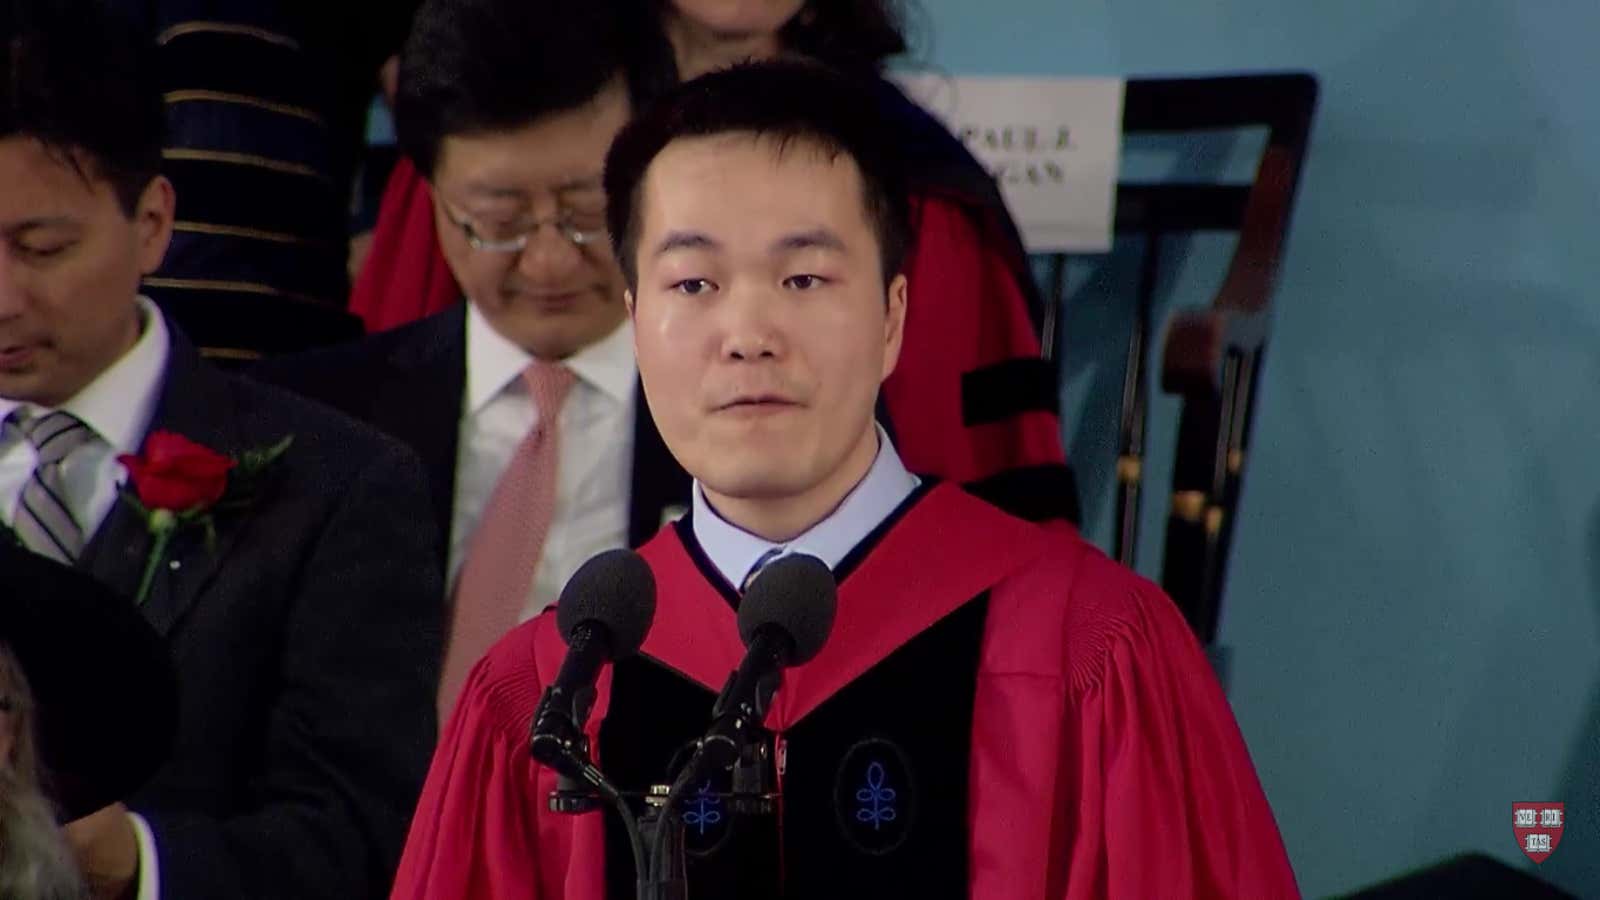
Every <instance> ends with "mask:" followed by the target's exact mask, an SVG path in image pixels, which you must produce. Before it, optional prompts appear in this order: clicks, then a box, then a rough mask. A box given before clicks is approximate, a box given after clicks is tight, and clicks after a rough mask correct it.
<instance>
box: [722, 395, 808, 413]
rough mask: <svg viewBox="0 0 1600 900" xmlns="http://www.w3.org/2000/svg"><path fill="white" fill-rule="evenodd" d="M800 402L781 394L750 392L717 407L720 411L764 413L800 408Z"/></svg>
mask: <svg viewBox="0 0 1600 900" xmlns="http://www.w3.org/2000/svg"><path fill="white" fill-rule="evenodd" d="M799 408H800V404H799V403H796V402H795V401H793V400H791V399H789V398H788V397H784V396H782V395H780V394H749V395H746V396H741V397H735V398H734V399H733V400H730V401H729V402H727V403H724V404H722V405H720V406H718V407H716V411H717V412H719V413H735V414H741V415H762V414H770V413H779V412H785V411H788V410H793V409H799Z"/></svg>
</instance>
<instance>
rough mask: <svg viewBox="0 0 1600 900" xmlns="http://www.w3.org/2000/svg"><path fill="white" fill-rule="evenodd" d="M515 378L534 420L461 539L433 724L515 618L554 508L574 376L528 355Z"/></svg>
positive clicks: (446, 712)
mask: <svg viewBox="0 0 1600 900" xmlns="http://www.w3.org/2000/svg"><path fill="white" fill-rule="evenodd" d="M522 378H523V380H524V381H526V382H527V385H528V390H529V392H530V393H531V394H532V396H533V403H534V408H535V409H536V410H537V412H538V422H537V424H535V425H534V427H533V429H532V430H531V431H529V432H528V436H527V437H525V438H523V439H522V443H520V444H518V445H517V450H516V452H515V453H514V454H513V455H512V457H511V462H510V464H509V465H507V466H506V470H505V472H504V473H503V474H501V476H500V481H499V482H498V483H496V484H495V487H494V493H493V495H492V496H490V498H489V505H488V506H487V507H486V508H485V509H484V512H483V516H482V517H481V518H480V519H479V520H478V526H477V529H476V530H475V531H474V532H473V535H472V538H471V539H470V542H469V543H468V545H467V555H466V559H465V561H464V562H463V563H462V566H461V576H460V578H458V579H457V581H456V589H455V595H454V597H453V603H452V604H451V606H452V608H453V610H454V612H453V614H452V621H451V626H450V634H449V644H448V645H447V646H446V648H445V655H444V671H443V673H442V675H441V677H440V681H439V722H440V725H441V726H442V725H443V724H444V722H445V721H446V720H447V719H448V718H449V714H450V711H451V710H452V709H454V708H455V704H456V696H457V694H459V693H460V691H461V687H462V685H463V684H464V683H465V682H466V680H467V673H468V672H469V671H471V669H472V666H473V665H474V664H475V663H477V661H478V660H479V659H480V658H481V657H482V656H483V655H484V653H486V652H488V650H489V648H490V647H491V646H492V645H493V644H494V642H495V641H497V640H499V639H500V638H501V637H502V636H504V635H505V633H506V632H508V631H510V630H511V629H512V628H513V627H515V626H516V624H517V620H518V618H519V617H520V616H521V614H522V609H523V607H524V606H525V605H526V604H527V602H528V591H529V589H530V588H531V586H532V585H533V576H534V573H535V572H536V571H537V570H538V567H539V559H540V556H541V554H542V551H543V548H544V542H545V536H546V535H547V534H548V533H549V531H550V521H551V518H552V517H553V515H554V514H555V505H556V460H557V454H558V453H559V451H560V447H561V433H560V429H559V420H560V413H561V404H562V403H563V402H564V401H565V400H566V397H567V393H568V392H569V391H570V390H571V389H572V386H573V384H574V383H575V381H576V376H574V375H573V374H572V370H571V369H568V368H567V367H566V366H563V365H559V364H557V363H549V362H543V361H540V360H535V361H534V362H533V363H532V364H530V365H529V366H528V368H526V369H524V370H523V372H522ZM549 599H551V600H554V599H555V598H553V597H552V598H549Z"/></svg>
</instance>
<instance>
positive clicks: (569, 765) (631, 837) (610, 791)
mask: <svg viewBox="0 0 1600 900" xmlns="http://www.w3.org/2000/svg"><path fill="white" fill-rule="evenodd" d="M594 699H595V689H594V688H593V687H592V686H591V687H587V688H584V689H582V690H578V691H573V692H571V693H568V692H567V691H566V690H564V689H562V688H560V687H555V686H552V687H549V688H546V689H545V692H544V696H543V697H541V698H539V709H538V711H537V712H536V713H535V714H534V717H533V736H532V739H531V740H530V741H529V748H528V749H529V752H530V753H531V754H532V755H533V758H534V759H535V760H537V761H539V762H541V763H543V764H545V765H547V766H549V767H550V768H552V769H554V770H555V772H556V776H557V778H556V789H555V790H554V791H552V792H551V794H550V798H549V801H548V802H549V804H550V811H551V812H554V813H564V814H567V815H579V814H581V813H586V812H591V811H593V810H595V809H598V808H599V803H598V800H599V799H600V798H603V799H605V800H607V801H609V802H610V803H611V804H612V805H613V806H614V807H616V810H617V815H619V816H621V817H622V826H623V829H624V830H625V831H626V832H627V834H628V847H629V849H630V850H631V851H632V852H633V867H634V871H635V872H641V873H642V872H644V871H645V865H646V863H647V860H646V858H645V855H644V839H643V837H641V834H640V831H639V822H638V820H637V818H635V816H634V814H633V809H632V808H631V807H629V806H628V800H627V798H626V797H624V796H623V795H622V792H621V791H619V790H617V786H616V785H614V784H612V783H611V779H610V778H607V777H606V774H605V773H604V772H602V771H600V769H599V767H598V766H596V765H595V764H594V762H593V760H592V759H591V758H590V756H589V737H588V735H586V734H584V732H583V729H582V728H579V727H578V723H579V722H586V721H588V720H589V711H590V709H591V708H592V707H593V706H594ZM596 795H598V797H597V796H596ZM641 877H642V876H641Z"/></svg>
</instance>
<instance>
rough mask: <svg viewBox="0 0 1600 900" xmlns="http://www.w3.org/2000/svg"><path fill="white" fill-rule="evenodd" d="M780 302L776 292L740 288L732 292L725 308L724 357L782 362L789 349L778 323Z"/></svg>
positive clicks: (723, 319)
mask: <svg viewBox="0 0 1600 900" xmlns="http://www.w3.org/2000/svg"><path fill="white" fill-rule="evenodd" d="M777 301H778V298H777V297H776V296H775V295H774V292H773V291H769V290H763V289H757V288H740V289H735V290H733V291H730V292H729V295H728V297H727V298H726V299H725V300H724V302H723V304H722V307H723V308H722V310H721V312H722V328H723V333H722V355H723V357H724V358H725V359H729V360H741V361H751V360H757V359H778V358H781V357H782V356H783V353H784V349H785V347H786V345H787V344H786V341H785V340H784V335H783V329H782V327H781V325H780V323H779V322H778V316H777V315H776V313H777Z"/></svg>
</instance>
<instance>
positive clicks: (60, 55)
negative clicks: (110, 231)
mask: <svg viewBox="0 0 1600 900" xmlns="http://www.w3.org/2000/svg"><path fill="white" fill-rule="evenodd" d="M153 50H154V45H153V43H152V42H150V41H148V40H147V39H146V34H145V32H144V31H143V30H142V29H139V28H135V27H134V24H133V22H132V21H131V20H129V19H127V18H125V17H124V16H123V15H121V14H119V13H118V12H116V11H114V10H113V9H111V8H109V7H108V6H107V5H106V4H105V3H103V2H101V0H10V2H4V3H0V140H4V139H8V138H16V137H27V138H33V139H35V140H37V141H39V142H40V143H42V144H43V145H44V146H45V148H46V149H47V150H49V151H50V152H51V153H52V154H54V155H56V156H58V157H60V158H61V160H62V162H63V163H65V164H66V165H69V166H71V167H72V168H73V169H75V170H76V171H77V172H78V173H79V174H80V175H82V176H83V177H84V178H85V179H89V178H100V179H103V180H105V181H106V182H109V183H110V185H111V188H112V190H113V191H114V192H115V193H116V195H117V200H118V202H119V203H120V204H121V206H122V210H123V212H124V213H126V214H127V215H129V216H132V215H133V214H134V212H135V211H136V210H137V209H138V208H139V198H140V197H141V196H143V195H144V192H145V189H146V188H148V187H149V186H150V181H151V179H153V178H155V177H156V176H157V175H159V174H160V172H161V146H162V143H163V142H164V140H165V138H166V126H165V122H166V114H165V110H164V109H163V107H162V100H161V89H160V86H159V75H158V73H157V71H156V67H155V66H154V65H153V58H154V53H153ZM85 164H87V166H85Z"/></svg>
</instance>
